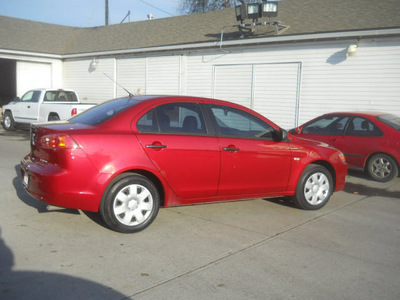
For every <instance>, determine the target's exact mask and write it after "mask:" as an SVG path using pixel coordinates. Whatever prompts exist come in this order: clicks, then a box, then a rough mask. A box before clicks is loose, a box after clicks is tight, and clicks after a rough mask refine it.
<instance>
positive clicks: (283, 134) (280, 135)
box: [272, 128, 288, 142]
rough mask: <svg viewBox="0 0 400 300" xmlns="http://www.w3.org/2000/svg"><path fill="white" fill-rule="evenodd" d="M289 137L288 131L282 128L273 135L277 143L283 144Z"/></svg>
mask: <svg viewBox="0 0 400 300" xmlns="http://www.w3.org/2000/svg"><path fill="white" fill-rule="evenodd" d="M287 136H288V133H287V131H286V130H285V129H282V128H279V129H275V130H274V132H273V135H272V137H273V139H274V141H275V142H282V141H284V140H286V139H287Z"/></svg>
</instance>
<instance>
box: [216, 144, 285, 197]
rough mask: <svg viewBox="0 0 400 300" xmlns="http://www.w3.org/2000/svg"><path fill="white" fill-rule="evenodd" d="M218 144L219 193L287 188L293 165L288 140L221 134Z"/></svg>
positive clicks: (246, 192)
mask: <svg viewBox="0 0 400 300" xmlns="http://www.w3.org/2000/svg"><path fill="white" fill-rule="evenodd" d="M220 145H221V150H222V152H221V179H220V185H219V188H218V195H219V196H228V195H246V194H247V195H251V194H259V193H269V192H271V193H273V192H279V191H285V190H286V187H287V184H288V180H289V176H290V168H291V164H292V154H291V150H290V148H289V144H288V143H285V142H279V143H278V142H274V141H267V140H257V139H243V138H231V137H224V138H220Z"/></svg>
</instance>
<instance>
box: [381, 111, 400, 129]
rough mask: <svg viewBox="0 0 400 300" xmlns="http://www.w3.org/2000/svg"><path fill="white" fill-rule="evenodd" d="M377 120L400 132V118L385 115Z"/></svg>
mask: <svg viewBox="0 0 400 300" xmlns="http://www.w3.org/2000/svg"><path fill="white" fill-rule="evenodd" d="M376 118H377V119H378V120H379V121H381V122H383V123H385V124H386V125H388V126H390V127H392V128H393V129H396V130H397V131H400V117H398V116H395V115H383V116H377V117H376Z"/></svg>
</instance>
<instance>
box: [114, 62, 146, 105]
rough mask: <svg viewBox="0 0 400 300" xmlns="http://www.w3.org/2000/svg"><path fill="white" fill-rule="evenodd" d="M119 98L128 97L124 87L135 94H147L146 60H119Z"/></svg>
mask: <svg viewBox="0 0 400 300" xmlns="http://www.w3.org/2000/svg"><path fill="white" fill-rule="evenodd" d="M117 82H118V83H119V85H120V86H117V97H123V96H126V94H127V93H126V91H125V90H124V89H122V88H121V86H122V87H124V88H125V89H127V90H128V91H129V92H130V93H133V94H140V95H144V94H146V58H123V59H118V60H117Z"/></svg>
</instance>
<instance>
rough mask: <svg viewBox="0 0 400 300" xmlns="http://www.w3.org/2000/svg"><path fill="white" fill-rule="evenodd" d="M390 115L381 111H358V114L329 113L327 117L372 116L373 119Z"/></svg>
mask: <svg viewBox="0 0 400 300" xmlns="http://www.w3.org/2000/svg"><path fill="white" fill-rule="evenodd" d="M388 114H389V113H385V112H379V111H356V112H348V111H347V112H332V113H327V114H325V115H354V116H371V117H376V116H382V115H388Z"/></svg>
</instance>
